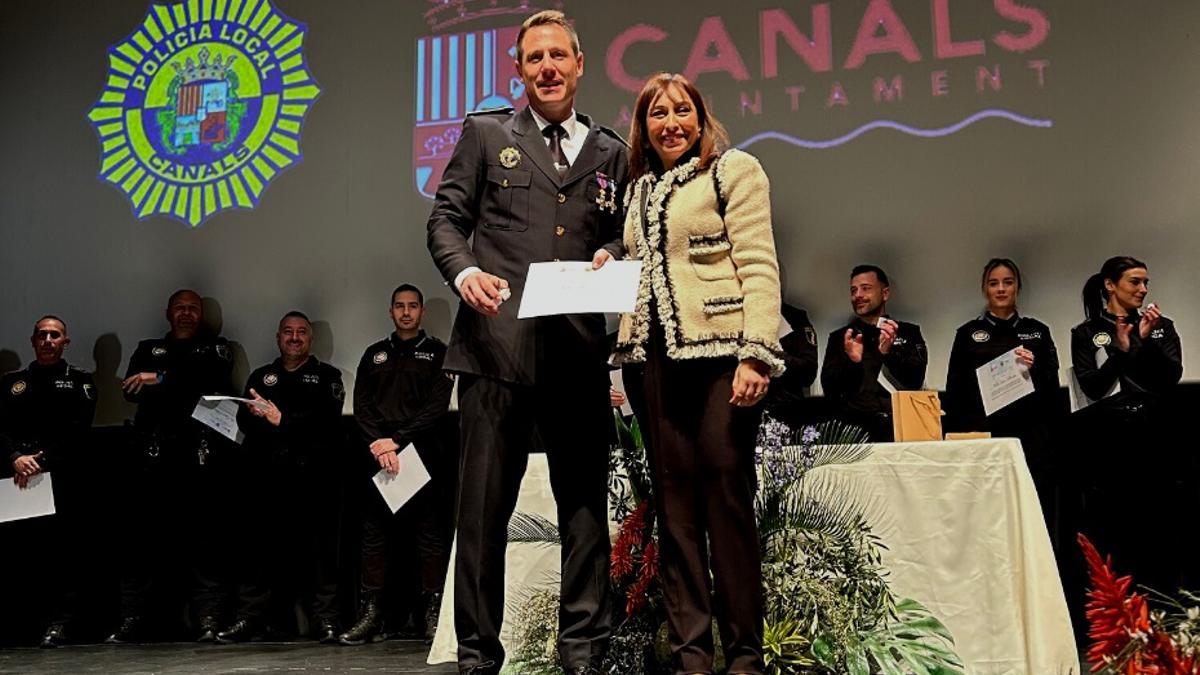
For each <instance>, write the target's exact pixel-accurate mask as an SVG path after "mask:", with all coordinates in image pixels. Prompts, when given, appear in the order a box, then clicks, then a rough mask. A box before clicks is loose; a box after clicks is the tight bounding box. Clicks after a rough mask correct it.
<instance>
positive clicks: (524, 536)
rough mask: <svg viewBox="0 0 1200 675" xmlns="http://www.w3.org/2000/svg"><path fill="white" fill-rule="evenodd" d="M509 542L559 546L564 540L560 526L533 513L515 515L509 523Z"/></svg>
mask: <svg viewBox="0 0 1200 675" xmlns="http://www.w3.org/2000/svg"><path fill="white" fill-rule="evenodd" d="M508 541H509V543H511V544H538V545H541V546H558V545H560V544H562V538H561V537H560V536H559V534H558V526H557V525H555V524H554V523H552V522H550V521H549V520H547V519H545V518H543V517H541V516H539V515H535V514H532V513H520V512H518V513H514V514H513V515H512V519H511V520H509V521H508Z"/></svg>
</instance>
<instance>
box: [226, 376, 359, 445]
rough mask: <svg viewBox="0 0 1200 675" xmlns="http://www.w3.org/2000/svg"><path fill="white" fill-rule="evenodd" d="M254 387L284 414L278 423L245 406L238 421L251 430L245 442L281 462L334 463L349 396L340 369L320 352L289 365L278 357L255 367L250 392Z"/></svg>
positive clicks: (247, 431) (251, 377)
mask: <svg viewBox="0 0 1200 675" xmlns="http://www.w3.org/2000/svg"><path fill="white" fill-rule="evenodd" d="M251 389H254V391H256V392H258V395H259V396H262V397H263V398H265V399H267V400H269V401H271V402H272V403H274V404H275V406H276V407H277V408H279V412H280V413H281V417H280V421H279V426H275V425H273V424H271V423H270V422H268V421H267V419H266V418H265V417H259V416H258V415H255V414H253V413H251V412H250V411H249V410H248V409H247V408H246V407H245V406H242V408H241V409H239V410H238V427H239V428H241V430H242V433H244V434H245V435H246V440H245V443H244V444H243V447H245V448H246V449H247V450H248V451H249V452H258V453H261V454H262V457H261V458H263V459H268V460H270V461H271V462H274V463H277V464H285V465H288V466H293V467H305V466H316V467H322V466H329V465H330V462H331V460H333V458H334V453H335V452H336V451H337V449H338V447H339V445H340V444H339V441H340V433H341V418H342V402H343V401H344V400H345V399H346V390H345V388H344V386H343V385H342V372H341V371H340V370H338V369H337V368H335V367H333V366H331V365H329V364H327V363H321V362H320V361H318V360H317V357H315V356H309V357H308V360H307V361H305V362H304V363H302V364H301V365H300V367H299V368H297V369H295V370H288V369H287V368H284V366H283V359H282V358H279V359H275V360H274V361H273V362H272V363H270V364H269V365H266V366H263V367H261V368H259V369H258V370H256V371H254V372H253V373H250V377H249V378H247V380H246V392H245V394H244V395H245V396H246V397H247V398H249V397H250V390H251Z"/></svg>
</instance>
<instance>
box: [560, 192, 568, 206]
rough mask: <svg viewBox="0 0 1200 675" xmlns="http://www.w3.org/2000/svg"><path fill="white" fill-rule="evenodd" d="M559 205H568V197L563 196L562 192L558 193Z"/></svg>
mask: <svg viewBox="0 0 1200 675" xmlns="http://www.w3.org/2000/svg"><path fill="white" fill-rule="evenodd" d="M558 203H559V204H566V203H567V196H566V195H564V194H563V193H561V192H560V193H558Z"/></svg>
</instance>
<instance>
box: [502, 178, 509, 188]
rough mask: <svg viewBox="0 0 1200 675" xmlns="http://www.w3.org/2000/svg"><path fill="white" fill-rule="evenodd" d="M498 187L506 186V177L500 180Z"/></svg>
mask: <svg viewBox="0 0 1200 675" xmlns="http://www.w3.org/2000/svg"><path fill="white" fill-rule="evenodd" d="M500 187H508V179H507V178H505V179H504V180H502V181H500Z"/></svg>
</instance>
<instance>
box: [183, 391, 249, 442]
mask: <svg viewBox="0 0 1200 675" xmlns="http://www.w3.org/2000/svg"><path fill="white" fill-rule="evenodd" d="M213 399H215V400H213ZM239 400H241V399H235V398H233V397H231V396H230V397H220V398H217V397H209V396H204V397H202V398H201V399H200V400H199V401H198V402H197V403H196V408H195V410H193V411H192V418H193V419H197V420H199V421H200V423H201V424H203V425H204V426H206V427H208V428H210V429H212V430H214V431H216V432H217V433H219V434H221V435H222V436H224V437H225V438H228V439H229V440H231V441H233V442H234V443H237V444H239V445H240V444H241V442H242V440H243V439H244V438H245V436H243V435H242V430H241V429H240V428H238V423H237V414H238V401H239Z"/></svg>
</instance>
